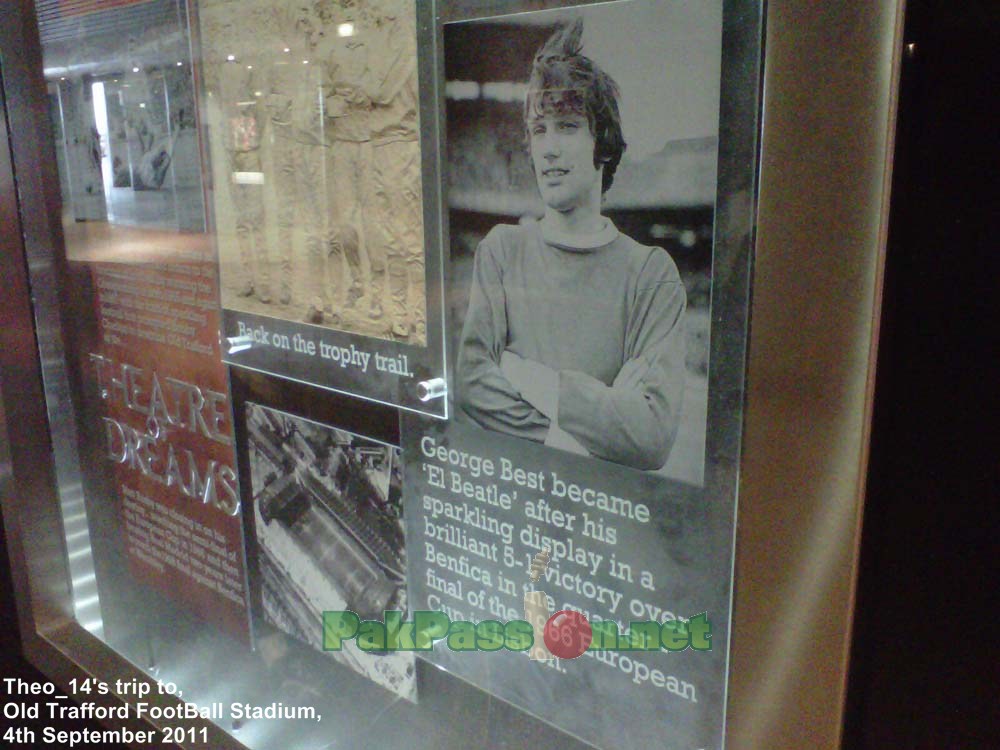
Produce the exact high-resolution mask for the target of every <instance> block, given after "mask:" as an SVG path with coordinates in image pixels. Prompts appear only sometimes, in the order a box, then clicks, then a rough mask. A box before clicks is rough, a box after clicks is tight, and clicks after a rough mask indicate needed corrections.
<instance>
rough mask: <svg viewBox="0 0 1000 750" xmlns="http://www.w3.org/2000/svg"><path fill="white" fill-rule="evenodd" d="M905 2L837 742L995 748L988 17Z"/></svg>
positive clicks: (919, 0)
mask: <svg viewBox="0 0 1000 750" xmlns="http://www.w3.org/2000/svg"><path fill="white" fill-rule="evenodd" d="M907 5H908V9H907V18H906V36H905V41H906V42H907V43H909V44H912V45H913V47H911V48H909V49H908V50H907V54H906V56H905V62H904V68H903V80H902V92H901V101H900V112H899V124H898V133H897V139H898V140H897V149H896V162H895V173H894V179H893V183H894V184H893V196H892V205H891V213H890V238H889V247H888V256H887V260H888V265H887V272H886V289H885V302H884V312H883V321H882V338H881V345H880V354H879V371H878V378H877V383H876V391H875V401H876V403H875V422H874V431H873V435H872V454H871V466H870V473H869V483H868V497H867V503H866V511H865V519H864V524H865V525H864V534H863V542H862V568H861V576H860V581H859V596H858V606H857V616H856V627H855V636H854V654H853V665H852V667H853V668H852V673H851V682H850V694H849V713H848V721H847V727H846V728H847V734H846V741H845V744H844V747H846V748H862V749H864V750H867V749H868V748H871V749H872V750H874V749H875V748H879V749H881V748H912V749H914V750H920V749H923V748H927V750H950V749H951V748H962V749H963V750H967V749H971V748H996V747H1000V713H998V705H1000V701H998V700H997V694H998V693H997V685H996V678H997V675H998V674H1000V671H998V670H1000V658H998V648H997V645H996V644H997V640H998V639H997V635H996V632H997V631H996V612H997V607H996V605H997V604H998V603H1000V596H998V594H997V591H998V588H1000V586H998V581H1000V575H998V573H1000V551H998V550H1000V544H998V538H1000V524H998V516H1000V502H998V500H1000V492H998V487H1000V451H998V446H1000V440H998V439H997V434H998V422H997V419H998V416H1000V409H998V408H997V406H998V398H997V385H998V383H1000V377H998V376H1000V368H998V366H997V362H998V352H1000V335H998V334H1000V327H998V324H997V321H998V320H1000V311H998V309H997V298H998V296H1000V286H998V281H1000V263H998V260H997V255H998V253H997V248H998V244H997V242H996V240H995V228H996V227H995V225H996V222H997V220H998V219H1000V203H998V200H997V195H1000V186H998V184H997V182H998V179H997V171H998V170H997V164H998V158H997V142H998V136H997V133H998V129H997V123H996V117H995V114H994V110H995V101H996V96H997V91H998V90H1000V80H998V78H1000V76H998V71H1000V65H998V61H997V56H998V51H1000V23H998V20H1000V11H998V5H997V3H996V2H995V1H993V0H976V1H975V2H964V3H952V2H946V1H945V0H909V2H908V3H907ZM991 101H992V102H993V103H994V104H992V105H991V104H990V102H991ZM991 603H992V605H993V606H992V607H991V606H990V604H991Z"/></svg>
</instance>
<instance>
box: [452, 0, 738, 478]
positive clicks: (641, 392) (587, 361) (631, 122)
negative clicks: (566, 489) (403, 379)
mask: <svg viewBox="0 0 1000 750" xmlns="http://www.w3.org/2000/svg"><path fill="white" fill-rule="evenodd" d="M721 17H722V5H721V3H698V4H690V3H674V2H668V3H663V2H659V3H653V2H642V1H641V0H640V1H634V2H618V3H610V4H600V5H594V6H583V7H580V8H577V9H570V10H557V11H538V12H533V13H521V14H515V15H510V16H504V17H494V18H488V19H483V20H476V21H470V22H460V23H451V24H446V25H445V30H444V48H445V50H444V51H445V76H446V85H445V97H446V104H445V110H446V132H447V196H448V224H449V230H450V241H451V248H450V250H451V260H452V285H451V288H452V292H453V293H452V297H451V299H450V304H451V309H450V312H451V314H452V325H453V336H454V338H455V341H454V345H453V351H455V352H457V361H456V368H455V371H456V375H457V377H456V385H455V390H456V393H455V399H456V404H457V407H458V408H457V409H456V412H459V413H461V414H462V415H464V416H465V417H467V418H469V419H470V420H471V421H472V422H475V423H476V424H478V425H480V426H481V427H484V428H486V429H489V430H494V431H497V432H501V433H505V434H508V435H512V436H515V437H520V438H525V439H528V440H532V441H535V442H537V443H541V444H545V445H548V446H552V447H556V448H561V449H564V450H568V451H571V452H574V453H579V454H582V455H590V456H594V457H597V458H601V459H604V460H607V461H611V462H614V463H617V464H621V465H624V466H628V467H632V468H635V469H640V470H644V471H650V472H656V473H659V474H661V475H663V476H666V477H670V478H672V479H677V480H680V481H683V482H686V483H690V484H693V485H701V484H702V482H703V477H704V453H705V435H706V421H707V404H708V353H709V343H710V328H711V326H710V321H711V314H710V301H711V290H712V231H713V219H714V204H715V196H716V169H717V167H716V163H717V155H718V133H719V97H720V94H719V91H720V72H721Z"/></svg>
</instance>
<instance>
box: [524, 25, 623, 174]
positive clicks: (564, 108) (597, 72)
mask: <svg viewBox="0 0 1000 750" xmlns="http://www.w3.org/2000/svg"><path fill="white" fill-rule="evenodd" d="M582 49H583V19H582V18H577V19H576V20H575V21H574V22H573V23H571V24H569V25H567V26H563V27H561V28H559V29H558V30H556V31H555V33H553V34H552V36H550V37H549V38H548V40H546V42H545V44H543V45H542V47H541V49H539V50H538V53H537V54H536V55H535V60H534V62H533V63H532V66H531V76H530V78H528V93H527V95H526V96H525V99H524V121H525V124H527V123H528V122H529V121H530V120H531V119H532V118H535V117H543V116H545V115H546V114H552V113H555V114H563V113H572V114H577V115H583V116H585V117H586V118H587V122H588V123H589V124H590V133H591V135H593V136H594V141H595V144H594V167H595V168H600V167H601V166H603V167H604V172H603V177H602V180H601V193H602V194H603V193H606V192H607V191H608V188H610V187H611V183H612V182H613V181H614V178H615V170H616V169H618V163H619V162H620V161H621V158H622V154H623V153H624V152H625V137H624V136H623V135H622V122H621V115H620V114H619V113H618V100H619V98H620V97H621V94H620V92H619V90H618V84H617V83H615V82H614V79H612V78H611V76H609V75H608V74H607V73H605V72H604V71H603V70H601V69H600V68H599V67H598V66H597V64H596V63H595V62H594V61H593V60H591V59H590V58H589V57H587V56H586V55H582V54H580V51H581V50H582Z"/></svg>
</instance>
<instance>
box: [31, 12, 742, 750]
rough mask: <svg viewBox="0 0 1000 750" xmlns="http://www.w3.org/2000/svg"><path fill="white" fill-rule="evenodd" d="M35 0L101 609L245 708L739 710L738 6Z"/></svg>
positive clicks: (713, 739) (536, 729)
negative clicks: (732, 644) (735, 568)
mask: <svg viewBox="0 0 1000 750" xmlns="http://www.w3.org/2000/svg"><path fill="white" fill-rule="evenodd" d="M35 6H36V9H37V13H38V18H39V27H40V34H41V40H42V45H43V52H44V58H45V63H44V64H45V78H46V84H47V86H48V92H49V104H50V112H51V116H52V132H53V138H54V140H55V156H56V159H57V162H58V168H59V178H60V187H61V191H62V195H63V229H64V232H65V237H66V260H67V268H68V279H67V281H68V288H67V289H66V290H64V294H63V295H62V297H63V300H64V301H63V304H64V306H65V312H66V315H67V316H70V318H71V319H72V320H74V321H76V323H77V328H76V329H75V330H74V331H73V335H72V337H68V340H67V348H68V352H69V356H70V358H71V366H70V373H71V376H72V386H73V389H74V402H73V403H74V409H75V418H76V421H77V425H78V432H79V437H80V464H81V467H82V468H81V471H82V489H83V494H84V499H85V505H86V513H87V528H88V534H87V535H86V536H87V539H88V540H89V542H90V546H89V548H88V551H87V554H89V555H90V556H92V558H93V561H94V570H95V576H96V581H97V591H98V598H99V609H100V626H99V627H90V628H89V629H91V630H92V631H93V632H96V633H98V634H99V635H100V637H101V638H102V639H103V641H104V642H105V643H106V644H107V645H108V647H109V648H112V649H114V650H115V651H116V652H117V653H119V654H121V655H122V656H124V657H126V658H127V659H128V660H130V661H131V662H133V663H134V664H136V665H138V666H139V667H141V668H142V669H145V670H147V671H148V673H149V674H150V675H151V676H154V677H155V678H156V679H158V680H160V681H162V682H163V683H164V684H169V685H171V686H173V688H174V689H175V690H176V691H178V692H177V694H178V695H180V694H182V697H183V699H184V700H185V701H187V702H189V703H191V704H193V705H194V706H196V709H194V712H195V713H197V714H198V715H199V716H201V717H202V718H205V719H208V720H210V721H212V722H214V723H216V724H218V725H219V726H220V727H222V728H223V729H224V730H225V731H226V732H227V733H229V734H230V735H231V738H232V741H233V745H232V746H233V747H238V746H245V747H250V748H272V747H302V748H321V747H328V746H331V745H333V744H336V745H343V746H355V745H366V746H367V745H386V744H388V743H404V742H405V743H406V744H407V745H409V746H413V747H419V748H423V747H426V748H431V747H434V748H440V747H453V748H465V747H468V746H469V744H470V738H472V740H471V741H475V742H476V743H478V744H480V745H483V746H485V747H527V746H534V745H537V744H545V745H547V746H551V747H559V748H583V747H588V746H589V747H596V748H600V749H602V750H603V749H604V748H612V747H619V746H623V745H625V746H632V745H653V746H657V747H661V746H662V747H671V748H721V747H722V744H723V733H724V727H725V705H726V687H727V681H726V675H727V667H728V659H729V653H728V641H729V623H730V616H731V608H732V596H731V591H732V564H733V540H734V529H735V514H736V481H737V468H738V463H739V455H740V434H741V433H740V430H741V422H742V402H743V386H744V383H743V373H744V353H745V343H746V322H747V309H748V308H747V304H748V294H749V278H750V267H751V235H752V224H751V220H750V218H749V217H750V216H752V210H753V196H754V185H755V173H756V160H757V153H756V149H757V145H756V144H757V130H758V123H757V112H758V66H759V61H760V54H761V47H760V44H761V41H760V40H761V29H760V23H761V8H760V3H758V2H755V1H754V0H726V1H723V0H718V1H716V2H708V3H698V4H691V3H687V2H681V0H676V2H675V1H674V0H668V1H666V2H665V1H664V0H656V1H654V0H615V2H608V3H582V4H573V3H566V2H550V1H543V2H528V1H527V0H525V1H523V2H521V1H499V2H464V1H462V0H440V1H439V2H405V1H404V0H304V1H303V2H298V1H297V0H251V1H245V0H241V1H240V2H236V1H235V0H85V1H84V0H80V1H74V2H69V1H67V0H37V2H36V3H35ZM456 717H459V718H458V719H456ZM139 718H150V717H148V716H145V717H144V716H142V715H139ZM152 718H156V717H152ZM167 718H169V717H167ZM237 743H238V744H237Z"/></svg>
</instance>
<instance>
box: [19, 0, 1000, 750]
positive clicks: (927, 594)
mask: <svg viewBox="0 0 1000 750" xmlns="http://www.w3.org/2000/svg"><path fill="white" fill-rule="evenodd" d="M907 6H908V7H907V17H906V33H905V42H907V43H912V44H914V45H915V48H914V49H913V52H912V53H908V54H907V55H906V56H905V60H904V64H903V80H902V88H901V99H900V111H899V122H898V133H897V143H896V162H895V168H894V178H893V183H894V184H893V195H892V205H891V214H890V217H891V218H890V236H889V247H888V264H887V270H886V279H885V283H886V286H885V299H884V303H883V312H882V331H881V341H880V350H879V364H878V377H877V382H876V391H875V399H876V403H875V415H874V424H873V432H872V453H871V464H870V470H869V482H868V492H867V499H866V509H865V516H864V533H863V539H862V550H861V575H860V579H859V582H858V601H857V614H856V620H855V633H854V643H853V653H852V662H851V673H850V684H849V694H848V706H847V713H846V726H845V737H844V747H845V748H859V749H862V750H868V749H869V748H872V749H873V750H874V749H875V748H879V749H881V748H920V749H922V748H927V749H928V750H931V749H934V750H946V749H950V748H963V749H965V748H995V747H1000V715H998V708H997V707H998V705H1000V701H997V689H996V674H997V665H998V664H1000V659H998V649H997V646H996V643H997V640H998V636H997V631H998V621H997V619H996V615H995V611H996V607H995V606H993V607H991V606H990V604H993V605H995V604H997V598H998V595H997V589H998V585H997V582H998V580H1000V575H998V573H1000V570H998V567H1000V565H998V562H1000V553H998V546H1000V545H998V543H997V539H998V537H1000V524H998V515H1000V513H998V505H1000V503H998V500H1000V493H998V490H997V488H998V486H1000V452H998V450H997V445H996V443H997V440H996V435H997V433H998V427H997V419H998V414H1000V409H998V408H997V406H998V400H1000V399H998V398H997V384H998V382H1000V378H998V375H1000V367H998V362H997V360H998V357H997V353H998V351H1000V341H998V339H1000V336H998V326H997V324H996V321H997V320H998V319H1000V311H998V309H997V297H998V296H1000V289H998V284H997V281H998V279H1000V267H998V266H1000V263H998V259H997V249H996V248H997V243H996V241H995V240H993V231H994V230H995V227H994V226H993V223H995V222H996V220H997V219H1000V204H998V202H997V199H996V195H997V194H998V187H1000V186H998V185H997V181H998V180H997V172H998V170H997V166H996V165H997V150H996V143H997V140H998V138H997V132H998V129H997V121H996V118H995V116H994V115H993V111H992V110H993V106H992V105H991V102H994V101H995V99H996V92H997V91H998V90H1000V80H998V78H1000V74H998V70H1000V65H998V64H997V55H998V51H1000V24H998V15H1000V14H998V11H997V5H996V3H995V0H966V2H963V3H954V2H946V1H945V0H909V2H908V3H907ZM991 220H992V221H991ZM8 427H9V428H14V427H16V426H11V425H8ZM2 541H3V542H4V543H3V549H2V550H0V552H2V559H3V565H2V567H3V570H2V573H0V585H2V596H0V677H14V676H21V677H22V678H23V679H29V680H42V679H44V678H43V677H42V676H41V675H40V674H38V673H37V672H36V671H35V670H33V669H32V668H31V667H30V665H27V664H26V663H25V662H24V661H23V659H21V658H20V656H19V654H20V646H19V641H18V638H17V627H16V616H15V612H14V600H13V595H12V582H11V579H10V571H9V566H8V563H7V560H8V558H7V554H6V553H7V550H6V539H5V538H4V539H3V540H2ZM71 724H74V725H76V726H77V727H78V726H80V725H81V724H82V722H72V723H71ZM0 726H2V724H0Z"/></svg>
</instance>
